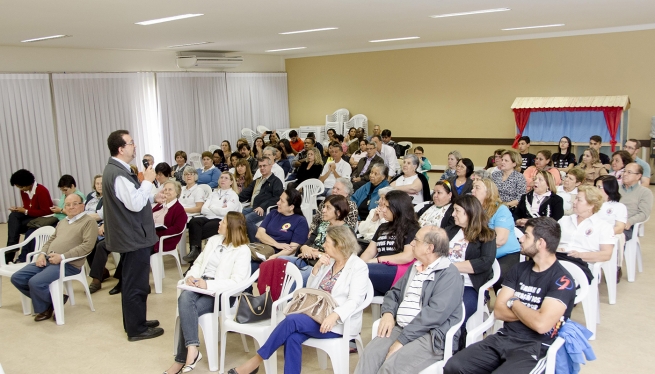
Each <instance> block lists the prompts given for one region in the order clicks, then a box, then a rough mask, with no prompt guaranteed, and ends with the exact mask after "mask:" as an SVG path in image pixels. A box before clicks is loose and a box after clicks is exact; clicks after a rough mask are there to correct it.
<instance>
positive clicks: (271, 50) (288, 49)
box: [266, 47, 307, 52]
mask: <svg viewBox="0 0 655 374" xmlns="http://www.w3.org/2000/svg"><path fill="white" fill-rule="evenodd" d="M305 48H307V47H294V48H282V49H269V50H268V51H266V52H282V51H293V50H296V49H305Z"/></svg>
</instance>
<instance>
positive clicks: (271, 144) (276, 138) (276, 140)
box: [266, 130, 280, 148]
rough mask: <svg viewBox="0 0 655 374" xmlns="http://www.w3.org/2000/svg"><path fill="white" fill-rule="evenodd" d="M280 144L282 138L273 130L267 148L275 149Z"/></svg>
mask: <svg viewBox="0 0 655 374" xmlns="http://www.w3.org/2000/svg"><path fill="white" fill-rule="evenodd" d="M279 142H280V137H279V136H277V132H275V130H273V131H272V133H271V134H270V135H269V136H268V142H267V143H266V146H267V147H273V148H275V147H276V146H277V143H279Z"/></svg>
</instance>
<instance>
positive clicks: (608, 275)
mask: <svg viewBox="0 0 655 374" xmlns="http://www.w3.org/2000/svg"><path fill="white" fill-rule="evenodd" d="M620 237H621V235H617V237H616V242H615V243H614V248H613V249H612V257H611V258H610V259H609V261H605V262H600V263H597V264H594V269H596V267H598V269H597V270H596V271H595V272H594V277H596V279H597V280H598V282H600V278H601V277H600V275H601V273H604V274H605V283H606V284H607V296H608V298H609V303H610V305H614V304H616V282H617V278H616V276H617V274H616V268H617V266H618V260H617V258H618V251H619V248H621V244H620V243H621V239H620Z"/></svg>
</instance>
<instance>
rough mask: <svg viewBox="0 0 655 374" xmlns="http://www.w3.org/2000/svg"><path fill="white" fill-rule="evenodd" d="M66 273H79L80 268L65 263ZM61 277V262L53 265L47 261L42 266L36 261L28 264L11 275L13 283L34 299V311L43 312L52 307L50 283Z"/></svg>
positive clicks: (69, 274) (67, 274) (68, 274)
mask: <svg viewBox="0 0 655 374" xmlns="http://www.w3.org/2000/svg"><path fill="white" fill-rule="evenodd" d="M65 266H66V268H65V272H64V274H65V275H66V276H67V277H68V276H71V275H75V274H79V273H80V269H78V268H76V267H75V266H73V265H71V264H70V263H68V264H66V265H65ZM57 279H59V264H57V265H53V264H51V263H49V262H46V265H45V266H44V267H42V268H40V267H38V266H36V265H35V264H34V263H31V264H28V265H26V266H25V267H24V268H22V269H20V270H19V271H17V272H16V273H14V275H12V276H11V283H12V284H13V285H14V286H15V287H16V288H18V291H20V292H21V293H22V294H23V295H25V296H27V297H29V298H30V299H32V306H33V307H34V313H43V312H45V311H46V310H48V309H50V308H52V299H51V297H50V288H49V287H50V283H52V282H54V281H56V280H57Z"/></svg>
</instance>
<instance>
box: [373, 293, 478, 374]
mask: <svg viewBox="0 0 655 374" xmlns="http://www.w3.org/2000/svg"><path fill="white" fill-rule="evenodd" d="M465 315H466V309H465V308H464V303H462V319H460V321H459V322H458V323H457V324H456V325H454V326H451V327H450V328H449V329H448V332H446V339H445V341H444V350H443V360H441V361H437V362H435V363H434V364H432V365H430V366H428V367H427V368H425V369H423V370H421V371H420V372H419V374H441V373H443V367H444V366H445V365H446V362H448V360H449V359H450V358H451V357H452V356H453V338H454V337H455V334H457V331H459V329H460V328H461V327H462V323H464V316H465ZM379 325H380V320H379V319H377V320H376V321H375V322H373V327H372V329H371V340H373V339H375V338H377V332H378V326H379Z"/></svg>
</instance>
